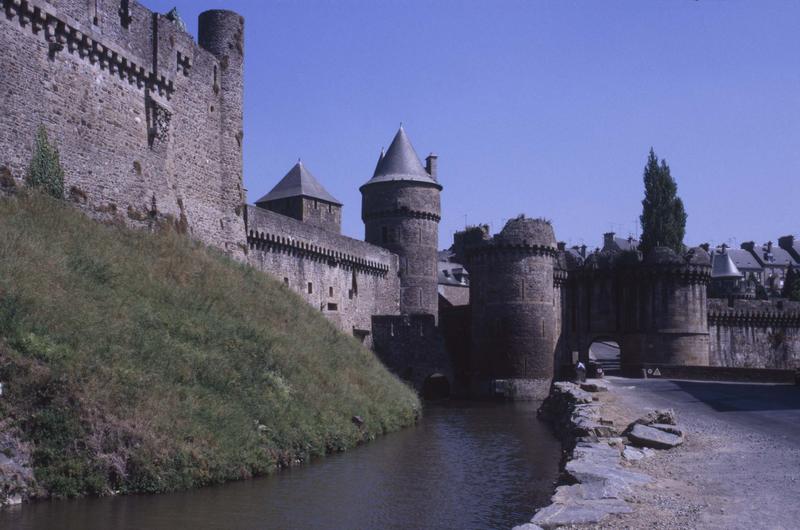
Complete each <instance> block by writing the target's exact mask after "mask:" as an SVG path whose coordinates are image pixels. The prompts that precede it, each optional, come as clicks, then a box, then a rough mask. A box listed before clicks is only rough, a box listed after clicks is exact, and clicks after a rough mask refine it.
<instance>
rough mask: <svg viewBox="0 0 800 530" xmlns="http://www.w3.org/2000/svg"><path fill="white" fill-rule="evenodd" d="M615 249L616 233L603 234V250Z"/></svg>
mask: <svg viewBox="0 0 800 530" xmlns="http://www.w3.org/2000/svg"><path fill="white" fill-rule="evenodd" d="M613 247H614V232H606V233H605V234H603V250H609V249H611V248H613Z"/></svg>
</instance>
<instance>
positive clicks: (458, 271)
mask: <svg viewBox="0 0 800 530" xmlns="http://www.w3.org/2000/svg"><path fill="white" fill-rule="evenodd" d="M438 284H439V285H457V286H459V287H467V286H469V273H468V272H467V271H466V269H465V268H464V266H463V265H461V264H460V263H456V262H454V261H439V267H438Z"/></svg>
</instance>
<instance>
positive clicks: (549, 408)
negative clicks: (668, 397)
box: [514, 380, 683, 530]
mask: <svg viewBox="0 0 800 530" xmlns="http://www.w3.org/2000/svg"><path fill="white" fill-rule="evenodd" d="M608 391H609V387H608V384H607V383H605V382H604V381H599V380H588V381H586V382H585V383H583V384H581V385H580V386H578V385H576V384H573V383H568V382H557V383H555V384H554V385H553V390H552V393H551V395H550V397H548V398H547V400H545V402H544V403H543V404H542V408H541V409H540V411H539V412H540V415H541V416H542V417H543V418H545V419H547V420H549V421H551V422H552V423H553V426H554V429H555V431H556V433H557V434H558V435H559V436H560V437H561V438H562V441H564V443H565V445H566V446H567V447H572V451H571V454H570V457H569V459H568V460H567V462H566V464H565V465H564V482H565V484H563V485H561V486H558V487H557V488H556V491H555V493H554V494H553V496H552V497H551V499H550V500H551V504H550V505H548V506H545V507H544V508H542V509H540V510H539V511H538V512H537V513H536V515H534V517H533V518H532V519H531V522H530V523H527V524H523V525H520V526H517V527H514V530H535V529H537V528H542V529H545V530H547V529H550V528H558V527H560V526H568V525H580V524H596V523H599V522H600V521H602V520H603V519H605V518H606V517H608V516H609V515H611V514H621V513H631V512H632V511H633V505H632V504H631V503H629V502H628V501H627V499H630V498H631V497H632V496H633V494H634V493H635V490H636V489H637V488H639V487H641V486H644V485H646V484H648V483H650V482H652V481H653V478H652V477H650V476H649V475H646V474H644V473H640V472H637V471H633V470H631V469H630V468H628V467H627V465H629V464H628V462H631V461H637V460H641V459H643V458H646V457H648V456H651V455H652V454H654V451H653V450H652V449H650V447H657V448H669V447H674V446H675V445H679V444H680V443H682V442H683V431H682V429H681V428H680V427H677V426H676V423H677V422H676V418H675V413H674V412H673V411H672V410H657V411H652V412H650V413H648V414H647V415H645V416H643V417H641V418H639V419H637V420H636V421H635V422H633V423H632V424H631V425H630V426H629V427H628V428H627V429H626V430H625V431H624V433H623V436H619V435H618V433H617V431H616V430H615V429H614V426H613V422H612V421H609V420H606V419H604V418H603V417H602V411H601V406H600V403H598V402H597V401H596V400H595V399H594V398H593V396H592V393H594V392H608ZM628 442H630V443H635V444H636V445H641V447H640V448H635V447H632V446H631V445H627V443H628Z"/></svg>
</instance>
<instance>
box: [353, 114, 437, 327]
mask: <svg viewBox="0 0 800 530" xmlns="http://www.w3.org/2000/svg"><path fill="white" fill-rule="evenodd" d="M428 166H429V168H431V171H430V172H428V171H427V170H426V169H425V168H424V167H423V166H422V163H421V162H420V160H419V157H418V156H417V153H416V151H414V148H413V147H412V146H411V142H410V141H409V139H408V136H407V135H406V133H405V131H404V130H403V128H402V127H400V130H399V131H397V134H396V135H395V137H394V140H392V144H391V145H390V146H389V149H388V151H386V153H385V154H384V155H382V156H381V158H380V159H379V160H378V165H377V167H376V168H375V173H374V175H373V176H372V178H371V179H370V180H369V181H368V182H367V183H366V184H364V185H363V186H361V194H362V203H361V218H362V219H363V221H364V227H365V240H366V241H367V242H368V243H372V244H373V245H378V246H381V247H383V248H386V249H388V250H390V251H392V252H394V253H396V254H397V255H398V256H400V288H401V292H400V312H401V313H402V314H415V313H426V314H430V315H434V316H438V311H439V303H438V293H437V269H436V263H437V251H438V243H439V219H440V218H441V205H440V192H441V190H442V186H441V185H440V184H439V183H438V182H437V180H436V172H435V163H430V162H429V164H428Z"/></svg>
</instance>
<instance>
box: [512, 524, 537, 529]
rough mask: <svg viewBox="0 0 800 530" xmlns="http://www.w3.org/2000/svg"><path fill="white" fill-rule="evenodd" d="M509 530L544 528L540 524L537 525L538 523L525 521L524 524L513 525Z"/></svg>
mask: <svg viewBox="0 0 800 530" xmlns="http://www.w3.org/2000/svg"><path fill="white" fill-rule="evenodd" d="M511 530H544V529H543V528H542V527H541V526H539V525H538V524H533V523H525V524H521V525H519V526H515V527H514V528H512V529H511Z"/></svg>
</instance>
